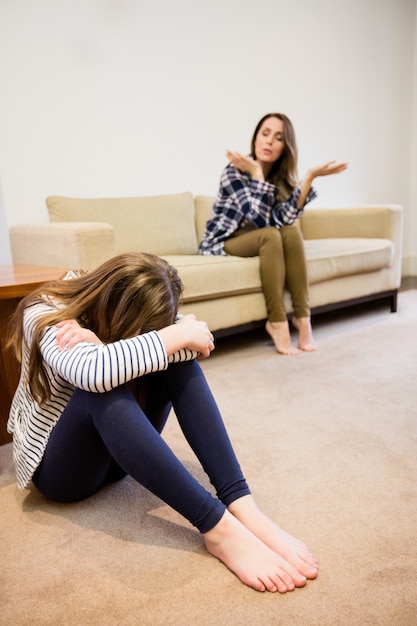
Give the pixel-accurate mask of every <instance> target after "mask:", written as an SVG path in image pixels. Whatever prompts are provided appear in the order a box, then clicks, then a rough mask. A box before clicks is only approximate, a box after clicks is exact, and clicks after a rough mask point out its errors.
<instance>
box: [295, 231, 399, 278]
mask: <svg viewBox="0 0 417 626" xmlns="http://www.w3.org/2000/svg"><path fill="white" fill-rule="evenodd" d="M304 247H305V252H306V258H307V270H308V282H309V284H310V285H313V284H314V283H320V282H322V281H325V280H329V279H331V278H338V277H340V276H349V275H351V274H364V273H366V272H373V271H377V270H380V269H382V268H388V267H390V266H391V265H392V262H393V259H394V245H393V243H392V241H390V240H389V239H368V238H365V237H352V238H348V237H346V238H340V239H307V240H305V241H304Z"/></svg>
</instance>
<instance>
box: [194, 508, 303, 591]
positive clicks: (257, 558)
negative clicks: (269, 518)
mask: <svg viewBox="0 0 417 626" xmlns="http://www.w3.org/2000/svg"><path fill="white" fill-rule="evenodd" d="M203 538H204V543H205V545H206V548H207V550H208V552H210V554H212V555H213V556H215V557H217V558H218V559H219V560H220V561H222V563H224V564H225V565H226V566H227V567H228V568H229V569H230V570H231V571H232V572H234V574H236V576H238V578H239V579H240V580H241V581H242V582H243V583H245V584H246V585H248V586H249V587H252V588H253V589H256V591H271V592H275V591H279V592H280V593H285V592H286V591H292V590H293V589H294V588H295V587H303V586H304V585H305V584H306V577H305V576H303V575H302V574H300V573H299V572H298V571H297V569H296V568H295V567H293V566H292V565H291V564H290V563H289V562H288V561H286V560H285V558H283V557H282V556H280V555H279V554H277V553H276V552H274V551H273V550H272V549H270V548H269V547H268V546H267V545H265V543H263V542H262V541H261V540H260V539H258V538H257V537H256V536H255V535H254V534H253V533H252V532H250V530H248V529H247V528H245V526H244V525H243V524H242V523H241V522H240V521H239V520H238V519H237V517H235V516H234V515H232V514H231V513H230V512H229V511H225V513H224V515H223V517H222V518H221V520H220V521H219V522H218V523H217V524H216V526H215V527H214V528H212V529H211V530H210V531H209V532H207V533H205V534H204V535H203Z"/></svg>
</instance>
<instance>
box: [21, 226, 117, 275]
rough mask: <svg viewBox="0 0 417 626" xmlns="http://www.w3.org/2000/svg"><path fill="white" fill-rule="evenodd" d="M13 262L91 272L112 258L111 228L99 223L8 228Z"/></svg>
mask: <svg viewBox="0 0 417 626" xmlns="http://www.w3.org/2000/svg"><path fill="white" fill-rule="evenodd" d="M10 245H11V249H12V257H13V263H16V264H30V265H32V264H33V265H48V266H53V267H68V268H71V269H85V270H91V269H94V268H95V267H97V266H98V265H100V264H101V263H103V262H104V261H105V260H107V259H109V258H110V257H112V256H114V254H115V241H114V231H113V227H112V226H110V225H109V224H104V223H101V222H55V223H47V224H20V225H16V226H13V227H12V228H11V229H10Z"/></svg>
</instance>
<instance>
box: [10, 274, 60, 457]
mask: <svg viewBox="0 0 417 626" xmlns="http://www.w3.org/2000/svg"><path fill="white" fill-rule="evenodd" d="M66 271H67V270H66V269H65V268H62V267H41V266H38V265H0V445H1V444H3V443H8V442H9V441H11V440H12V438H11V436H10V435H9V434H8V432H7V430H6V425H7V420H8V418H9V411H10V405H11V402H12V399H13V395H14V392H15V390H16V387H17V384H18V382H19V374H20V366H19V363H18V362H17V360H16V358H15V356H14V354H13V351H12V350H7V348H6V341H7V336H8V329H9V323H10V318H11V316H12V315H13V313H14V311H15V309H16V305H17V304H18V303H19V301H20V300H21V299H22V298H24V297H25V296H27V295H28V294H29V293H30V292H31V291H33V290H34V289H36V287H39V286H40V285H42V284H43V283H46V282H48V281H50V280H55V279H57V278H59V277H60V276H62V275H63V274H64V273H65V272H66Z"/></svg>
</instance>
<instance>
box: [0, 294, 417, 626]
mask: <svg viewBox="0 0 417 626" xmlns="http://www.w3.org/2000/svg"><path fill="white" fill-rule="evenodd" d="M314 326H315V336H316V339H317V341H318V343H319V350H318V351H317V352H316V353H314V354H306V353H303V354H301V355H299V356H295V357H284V356H279V355H278V354H277V353H276V352H275V351H274V349H273V346H272V343H271V341H270V339H269V337H268V336H267V335H266V334H265V333H264V331H263V329H262V330H259V331H254V332H250V333H246V334H241V335H239V336H235V337H231V338H227V339H223V340H221V341H219V342H218V346H217V350H216V352H215V353H214V354H213V355H212V356H211V357H210V359H208V360H206V361H204V362H203V368H204V370H205V372H206V375H207V378H208V380H209V382H210V384H211V386H212V389H213V391H214V394H215V396H216V398H217V400H218V403H219V406H220V408H221V410H222V413H223V416H224V419H225V422H226V424H227V427H228V430H229V433H230V435H231V438H232V441H233V443H234V445H235V449H236V451H237V453H238V456H239V459H240V462H241V465H242V467H243V468H244V471H245V474H246V476H247V479H248V481H249V483H250V485H251V488H252V491H253V493H254V496H255V499H256V500H257V502H258V504H259V505H260V506H261V508H262V509H263V510H264V511H265V512H266V513H267V514H268V515H269V516H271V517H272V518H273V519H274V520H276V521H277V522H279V524H280V525H282V526H283V527H284V528H285V529H286V530H288V531H289V532H291V533H293V534H295V535H296V536H298V537H300V538H301V539H303V540H304V541H305V542H306V543H307V544H308V545H309V546H310V547H311V549H312V550H313V552H314V553H315V555H316V556H317V557H318V559H319V562H320V571H319V576H318V578H317V579H316V580H314V581H309V582H308V583H307V585H306V587H304V588H303V589H296V590H295V591H293V592H291V593H287V594H285V595H280V594H278V593H276V594H269V593H259V592H256V591H254V590H252V589H250V588H248V587H246V586H245V585H244V584H242V583H241V582H240V581H239V580H238V579H237V578H236V577H235V576H234V574H232V573H231V572H230V571H229V570H227V569H226V567H225V566H224V565H222V564H221V563H220V562H219V561H217V560H216V559H215V558H213V557H211V556H210V555H208V554H207V552H206V551H205V549H204V547H203V545H202V541H201V538H200V536H199V534H198V533H197V532H196V531H195V530H194V529H193V528H192V527H191V526H190V525H189V524H188V523H187V522H185V521H183V520H182V519H181V518H180V517H179V515H177V514H176V513H175V512H173V511H172V510H170V509H169V508H168V507H167V506H166V505H164V504H163V503H162V502H161V501H160V500H158V499H157V498H156V497H154V496H153V495H151V494H150V493H148V492H146V491H145V490H144V489H143V488H142V487H141V486H140V485H138V484H136V483H135V482H134V481H133V480H131V479H130V478H126V479H125V480H123V481H121V482H120V483H118V484H116V485H112V486H111V487H108V488H106V489H105V490H103V491H102V492H101V493H100V494H98V495H97V496H95V497H93V498H91V499H89V500H88V501H84V502H80V503H76V504H71V505H57V504H52V503H47V502H45V501H44V500H43V499H42V498H41V497H40V496H39V495H38V494H37V492H36V491H35V490H34V489H27V490H25V491H23V492H19V491H18V490H17V488H16V485H15V481H14V474H13V467H12V460H11V445H10V444H9V445H6V446H3V447H1V448H0V589H1V600H0V602H1V606H0V624H1V625H2V626H3V625H7V626H20V625H31V626H32V625H33V626H38V625H39V626H47V625H63V626H67V625H68V626H73V625H74V626H83V625H90V624H91V625H100V626H102V625H104V626H106V625H144V626H145V625H155V626H156V625H176V626H182V625H185V626H188V625H210V626H211V625H215V626H220V625H223V624H224V625H227V626H242V625H248V626H249V625H257V624H262V625H265V626H268V625H283V626H284V625H285V626H293V625H294V626H295V625H296V626H330V625H332V626H333V625H343V626H345V625H346V626H347V625H349V626H351V625H352V626H367V625H384V626H385V625H386V626H408V625H410V626H411V625H416V624H417V574H416V572H417V480H416V479H417V455H416V452H417V446H416V439H417V437H416V431H417V428H416V425H417V290H408V291H404V292H401V293H400V294H399V304H398V312H397V313H395V314H391V313H390V312H389V310H388V307H387V306H386V305H383V306H379V305H378V306H376V305H374V306H371V307H368V308H363V309H359V310H356V311H354V312H350V313H346V312H344V313H343V314H338V315H333V316H329V315H327V316H322V317H320V318H317V319H316V320H315V322H314ZM164 436H165V437H166V439H167V440H168V442H169V443H170V444H172V446H173V448H174V449H175V451H176V453H177V454H178V456H179V457H180V459H181V460H182V461H183V462H184V463H185V464H186V466H187V467H188V468H189V469H190V470H191V471H192V472H193V473H194V474H195V475H196V476H197V477H199V478H200V479H201V480H202V481H204V483H205V484H206V485H208V483H207V480H206V478H205V476H204V475H203V473H202V471H201V469H200V467H199V465H198V463H197V461H196V459H195V457H194V456H193V454H192V453H191V451H190V450H189V449H188V447H187V445H186V444H185V442H184V440H183V437H182V435H181V433H180V431H179V428H178V426H177V424H176V421H175V417H174V416H172V417H171V419H170V422H169V425H168V426H167V429H166V431H165V435H164Z"/></svg>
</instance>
